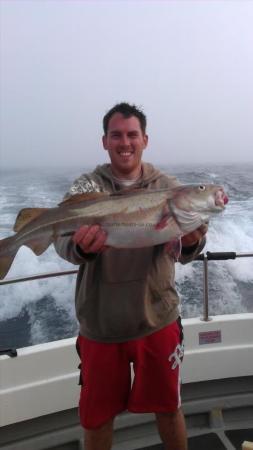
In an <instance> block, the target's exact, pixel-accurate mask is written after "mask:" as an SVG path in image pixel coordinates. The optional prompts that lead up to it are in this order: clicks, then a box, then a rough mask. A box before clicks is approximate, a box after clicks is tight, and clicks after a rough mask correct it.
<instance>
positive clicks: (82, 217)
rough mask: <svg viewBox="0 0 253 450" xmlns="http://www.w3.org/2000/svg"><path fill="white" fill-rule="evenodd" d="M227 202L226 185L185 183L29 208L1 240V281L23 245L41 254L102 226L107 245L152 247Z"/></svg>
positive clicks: (193, 225)
mask: <svg viewBox="0 0 253 450" xmlns="http://www.w3.org/2000/svg"><path fill="white" fill-rule="evenodd" d="M226 203H227V197H226V194H225V192H224V190H223V188H222V187H221V186H217V185H182V186H179V187H176V188H174V189H170V190H167V189H162V190H153V191H152V190H136V191H132V192H131V191H125V192H123V193H120V194H117V195H115V194H113V195H110V194H106V193H89V194H80V195H75V196H73V197H70V198H69V199H68V200H66V201H64V202H62V203H61V204H60V205H59V206H58V207H56V208H48V209H47V208H44V209H43V208H26V209H23V210H21V211H20V212H19V214H18V216H17V219H16V223H15V225H14V231H16V234H15V235H13V236H11V237H8V238H6V239H2V240H1V241H0V279H2V278H4V277H5V276H6V274H7V272H8V270H9V268H10V266H11V264H12V262H13V259H14V257H15V255H16V253H17V251H18V249H19V248H20V247H21V246H22V245H26V246H27V247H29V248H31V249H32V251H33V252H34V253H35V254H36V255H41V254H42V253H43V252H44V251H45V250H46V249H47V248H48V246H49V245H50V244H51V243H52V242H53V241H54V240H55V239H57V238H58V237H60V236H70V235H72V234H74V233H75V231H76V230H77V229H78V228H79V227H80V226H82V225H91V224H100V225H101V227H102V228H103V229H104V230H105V231H106V232H107V241H106V245H109V246H113V247H115V248H142V247H149V246H153V245H157V244H161V243H164V242H168V241H170V240H171V239H174V238H178V237H180V236H182V235H184V234H187V233H189V232H191V231H194V230H195V229H197V228H198V227H199V226H200V225H201V224H202V223H204V222H206V221H207V220H208V218H209V215H210V214H212V213H216V212H220V211H222V210H223V209H224V205H225V204H226Z"/></svg>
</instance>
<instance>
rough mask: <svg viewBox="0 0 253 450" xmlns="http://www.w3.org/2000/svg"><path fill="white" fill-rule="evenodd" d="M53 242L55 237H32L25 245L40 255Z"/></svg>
mask: <svg viewBox="0 0 253 450" xmlns="http://www.w3.org/2000/svg"><path fill="white" fill-rule="evenodd" d="M52 242H53V238H51V237H50V238H48V237H46V238H44V239H39V240H38V239H31V240H30V241H28V242H26V243H25V244H24V245H25V246H26V247H29V248H30V249H31V250H32V251H33V253H35V255H37V256H39V255H42V253H44V252H45V251H46V250H47V249H48V247H49V245H51V244H52Z"/></svg>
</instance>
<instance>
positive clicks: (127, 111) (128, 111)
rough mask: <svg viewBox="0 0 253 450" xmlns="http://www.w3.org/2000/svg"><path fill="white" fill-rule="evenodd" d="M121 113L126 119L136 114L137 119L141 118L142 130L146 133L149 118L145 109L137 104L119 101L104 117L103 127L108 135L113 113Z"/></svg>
mask: <svg viewBox="0 0 253 450" xmlns="http://www.w3.org/2000/svg"><path fill="white" fill-rule="evenodd" d="M116 113H120V114H122V116H124V117H125V118H126V119H128V118H129V117H132V116H135V117H137V119H139V122H140V127H141V131H142V133H143V134H145V133H146V127H147V119H146V116H145V114H144V113H143V111H142V110H141V109H140V108H138V107H137V106H135V105H129V103H126V102H122V103H118V104H117V105H115V106H113V108H111V109H110V110H109V111H108V112H107V113H106V115H105V116H104V118H103V128H104V133H105V135H107V132H108V125H109V121H110V119H111V117H112V116H113V114H116Z"/></svg>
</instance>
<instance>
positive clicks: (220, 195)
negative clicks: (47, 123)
mask: <svg viewBox="0 0 253 450" xmlns="http://www.w3.org/2000/svg"><path fill="white" fill-rule="evenodd" d="M227 203H228V196H227V195H226V194H225V192H224V190H223V189H219V190H218V191H216V193H215V206H218V207H219V208H221V209H224V208H225V205H226V204H227Z"/></svg>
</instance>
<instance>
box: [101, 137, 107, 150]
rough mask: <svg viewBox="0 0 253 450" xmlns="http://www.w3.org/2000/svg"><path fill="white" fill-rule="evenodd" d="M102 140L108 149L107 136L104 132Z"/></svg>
mask: <svg viewBox="0 0 253 450" xmlns="http://www.w3.org/2000/svg"><path fill="white" fill-rule="evenodd" d="M102 142H103V147H104V149H105V150H107V137H106V135H105V134H104V136H103V137H102Z"/></svg>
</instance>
